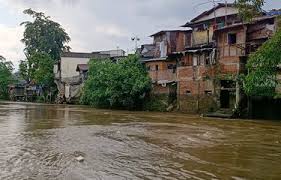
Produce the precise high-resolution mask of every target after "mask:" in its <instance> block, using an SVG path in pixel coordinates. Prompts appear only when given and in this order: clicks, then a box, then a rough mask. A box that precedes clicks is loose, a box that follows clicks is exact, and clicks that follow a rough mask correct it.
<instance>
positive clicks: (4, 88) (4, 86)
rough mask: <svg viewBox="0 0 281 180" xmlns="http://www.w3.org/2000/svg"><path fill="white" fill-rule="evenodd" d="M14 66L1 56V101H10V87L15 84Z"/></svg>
mask: <svg viewBox="0 0 281 180" xmlns="http://www.w3.org/2000/svg"><path fill="white" fill-rule="evenodd" d="M12 71H13V64H12V62H10V61H6V59H5V58H4V57H2V56H0V99H8V97H9V91H8V86H9V84H10V83H12V82H13V75H12Z"/></svg>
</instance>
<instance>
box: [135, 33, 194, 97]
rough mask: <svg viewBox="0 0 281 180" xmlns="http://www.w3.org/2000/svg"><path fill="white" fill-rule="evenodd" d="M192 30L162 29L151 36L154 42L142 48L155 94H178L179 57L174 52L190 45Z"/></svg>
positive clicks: (143, 59)
mask: <svg viewBox="0 0 281 180" xmlns="http://www.w3.org/2000/svg"><path fill="white" fill-rule="evenodd" d="M190 35H191V31H190V30H171V31H160V32H157V33H155V34H153V35H151V37H152V38H153V44H146V45H143V46H142V48H141V52H140V54H141V57H142V62H143V63H144V64H145V66H146V68H147V69H148V72H149V75H150V77H151V79H152V82H153V94H176V92H177V75H176V68H177V59H176V58H175V55H174V53H175V52H178V51H183V50H184V49H185V46H187V45H190Z"/></svg>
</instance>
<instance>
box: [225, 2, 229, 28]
mask: <svg viewBox="0 0 281 180" xmlns="http://www.w3.org/2000/svg"><path fill="white" fill-rule="evenodd" d="M227 8H228V4H227V0H225V26H227Z"/></svg>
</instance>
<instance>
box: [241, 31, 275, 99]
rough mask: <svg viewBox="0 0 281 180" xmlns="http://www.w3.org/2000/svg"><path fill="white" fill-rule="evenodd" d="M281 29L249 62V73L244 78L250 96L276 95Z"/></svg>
mask: <svg viewBox="0 0 281 180" xmlns="http://www.w3.org/2000/svg"><path fill="white" fill-rule="evenodd" d="M280 49H281V30H280V29H279V30H278V31H277V32H276V33H275V35H274V36H273V37H272V38H271V39H270V40H268V41H267V42H265V43H264V44H263V45H262V46H261V47H260V48H259V49H258V51H256V52H255V53H254V54H251V55H250V57H249V61H248V63H247V68H248V71H249V73H248V75H247V76H246V77H245V78H244V82H243V84H244V90H245V92H246V94H247V95H249V96H269V97H274V96H276V95H277V94H276V87H277V85H278V84H280V82H279V81H278V79H277V74H278V65H280V64H281V51H280Z"/></svg>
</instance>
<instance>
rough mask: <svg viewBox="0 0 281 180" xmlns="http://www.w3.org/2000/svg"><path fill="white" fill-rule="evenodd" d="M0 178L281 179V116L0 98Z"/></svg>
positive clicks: (73, 179) (78, 179)
mask: <svg viewBox="0 0 281 180" xmlns="http://www.w3.org/2000/svg"><path fill="white" fill-rule="evenodd" d="M77 156H81V157H83V158H84V161H83V162H79V161H77V159H76V158H77ZM0 179H1V180H2V179H3V180H10V179H11V180H14V179H26V180H32V179H35V180H37V179H39V180H41V179H42V180H44V179H48V180H49V179H51V180H52V179H66V180H76V179H77V180H84V179H85V180H88V179H109V180H111V179H153V180H154V179H156V180H157V179H167V180H172V179H197V180H201V179H213V180H215V179H233V180H244V179H266V180H267V179H281V121H279V122H278V121H250V120H249V121H246V120H222V119H202V118H199V117H196V116H191V115H186V114H173V113H172V114H168V113H150V112H127V111H110V110H96V109H91V108H88V107H83V106H67V105H65V106H64V105H39V104H25V103H10V102H0Z"/></svg>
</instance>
